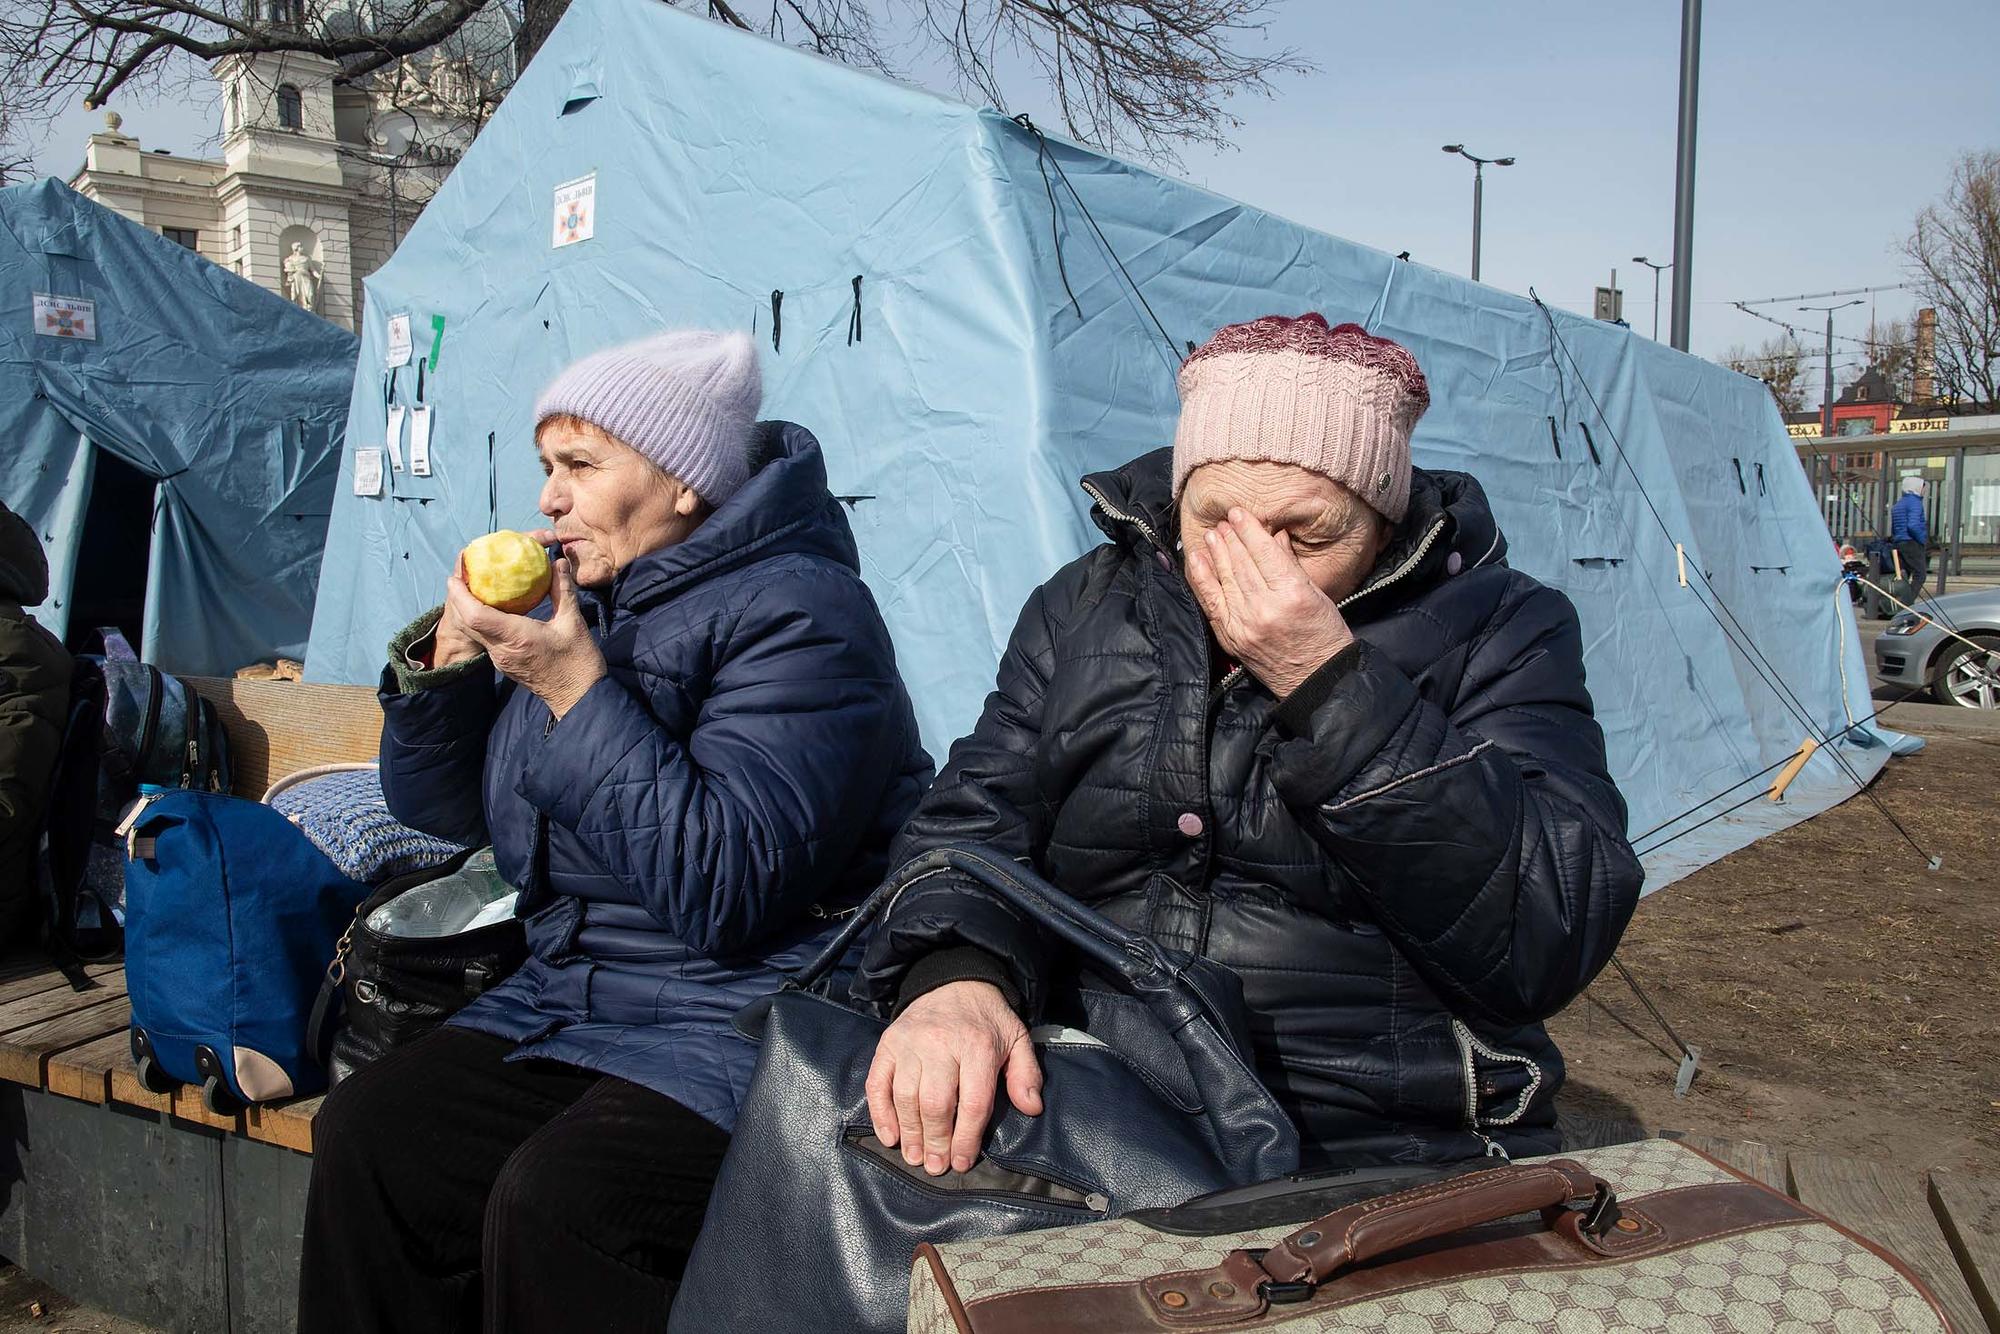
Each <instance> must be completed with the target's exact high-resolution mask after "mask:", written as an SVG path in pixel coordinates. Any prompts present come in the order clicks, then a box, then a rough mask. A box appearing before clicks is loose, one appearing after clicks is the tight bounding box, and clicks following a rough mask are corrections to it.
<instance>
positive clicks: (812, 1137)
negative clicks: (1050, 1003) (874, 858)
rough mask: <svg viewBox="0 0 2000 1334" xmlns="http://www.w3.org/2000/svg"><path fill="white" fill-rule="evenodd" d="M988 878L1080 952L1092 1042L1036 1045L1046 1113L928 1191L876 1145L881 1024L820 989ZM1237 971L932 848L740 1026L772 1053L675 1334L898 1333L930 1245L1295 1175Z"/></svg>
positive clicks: (721, 1182) (1086, 1033)
mask: <svg viewBox="0 0 2000 1334" xmlns="http://www.w3.org/2000/svg"><path fill="white" fill-rule="evenodd" d="M945 869H950V870H952V871H956V872H958V873H960V874H963V875H966V876H969V877H971V878H972V879H974V880H976V881H978V882H979V884H980V885H981V886H982V887H984V888H985V889H986V890H987V891H988V892H990V893H993V894H997V895H1000V896H1001V897H1003V898H1005V899H1006V900H1008V901H1009V902H1010V903H1011V904H1013V905H1014V906H1015V907H1016V908H1018V909H1019V910H1020V911H1021V912H1023V913H1025V914H1026V915H1027V916H1028V917H1030V918H1031V919H1032V920H1033V921H1035V922H1036V923H1037V924H1039V925H1040V926H1041V927H1042V928H1043V930H1044V931H1045V932H1046V933H1047V934H1048V935H1049V937H1050V938H1051V939H1052V940H1054V941H1055V942H1057V943H1059V944H1060V945H1061V946H1063V947H1066V948H1067V949H1069V950H1071V951H1073V952H1074V953H1075V955H1076V956H1077V959H1078V962H1079V963H1080V965H1081V966H1082V967H1083V968H1085V969H1087V970H1088V973H1089V974H1090V977H1089V978H1088V980H1087V982H1086V984H1085V985H1083V986H1080V987H1078V988H1077V989H1076V991H1075V997H1076V1005H1077V1007H1079V1013H1076V1014H1075V1015H1072V1016H1065V1017H1067V1018H1070V1019H1072V1021H1073V1022H1074V1024H1075V1025H1076V1026H1075V1027H1064V1028H1050V1027H1045V1028H1040V1029H1037V1030H1035V1034H1034V1036H1035V1039H1036V1052H1035V1054H1036V1057H1037V1058H1038V1059H1039V1061H1040V1062H1041V1067H1042V1072H1043V1086H1042V1092H1043V1111H1042V1114H1041V1115H1040V1116H1025V1115H1023V1114H1022V1113H1020V1112H1018V1111H1016V1110H1015V1109H1014V1108H1013V1107H1012V1106H1011V1105H1010V1104H1009V1103H1008V1102H1007V1099H1006V1097H1005V1095H1004V1094H1003V1095H1002V1096H1001V1097H1000V1099H999V1109H998V1110H997V1111H996V1114H995V1116H994V1120H993V1124H992V1126H991V1128H990V1129H989V1130H988V1132H987V1139H986V1144H985V1147H984V1153H983V1155H982V1156H981V1158H980V1159H979V1161H978V1162H977V1163H975V1164H974V1166H973V1168H972V1170H971V1171H969V1172H965V1173H948V1174H946V1175H945V1176H942V1177H931V1176H928V1175H926V1174H925V1172H924V1170H923V1169H922V1168H921V1167H914V1168H913V1167H910V1166H908V1165H906V1164H905V1163H904V1162H903V1159H902V1156H901V1155H900V1154H899V1153H897V1152H896V1151H895V1150H893V1149H887V1148H884V1147H883V1146H882V1145H881V1144H880V1143H879V1142H878V1141H877V1140H876V1138H875V1134H874V1131H873V1129H872V1128H871V1122H870V1120H869V1117H868V1101H867V1096H866V1092H865V1090H864V1087H863V1085H864V1082H865V1080H866V1079H867V1075H868V1066H869V1062H870V1061H871V1060H872V1059H873V1057H874V1054H875V1044H876V1041H877V1040H878V1039H879V1038H880V1037H881V1035H882V1030H883V1029H884V1028H885V1027H887V1025H886V1023H885V1022H884V1021H883V1020H881V1019H878V1018H875V1017H873V1016H871V1015H867V1014H862V1013H858V1012H857V1011H856V1010H854V1009H852V1008H850V1007H848V1006H846V1005H843V1004H840V1003H839V1002H837V1001H835V1000H834V999H832V998H831V997H829V996H827V995H825V994H820V991H819V990H818V989H819V988H822V987H823V985H824V984H825V983H826V982H827V981H828V980H829V979H830V978H831V977H832V976H833V975H834V973H835V970H836V968H837V967H838V965H839V964H840V962H841V961H842V959H843V958H844V957H845V956H846V953H847V950H848V948H849V947H850V945H851V944H852V943H853V942H854V941H855V940H856V939H858V938H859V936H860V934H861V933H862V931H864V930H865V929H866V928H867V926H868V924H869V923H870V921H871V920H872V919H873V918H875V917H876V916H878V915H880V914H881V913H882V912H883V911H885V910H886V909H887V908H888V906H889V904H890V903H891V902H893V901H894V899H895V897H896V895H897V893H898V892H899V891H900V890H901V889H902V888H903V886H905V885H907V884H909V883H910V882H911V881H913V880H915V879H917V878H918V877H920V876H924V875H929V874H932V873H934V872H938V871H942V870H945ZM1242 1018H1243V1014H1242V988H1241V985H1240V983H1239V982H1238V981H1237V979H1236V977H1235V975H1234V974H1233V973H1230V972H1229V971H1228V970H1226V969H1224V968H1221V967H1219V966H1218V965H1216V964H1214V963H1211V962H1209V961H1207V960H1203V959H1197V958H1193V957H1191V956H1188V955H1185V954H1181V953H1178V952H1176V951H1170V950H1167V949H1164V948H1162V947H1161V946H1160V945H1158V944H1156V943H1155V942H1153V941H1151V940H1149V939H1147V938H1146V937H1144V936H1141V935H1137V934H1135V933H1133V932H1130V931H1126V930H1124V929H1123V928H1121V927H1118V926H1116V925H1114V924H1113V923H1111V922H1109V921H1107V920H1105V919H1104V918H1102V917H1100V916H1098V915H1097V914H1096V913H1094V912H1092V911H1090V910H1089V909H1088V908H1085V907H1084V906H1083V905H1082V904H1080V903H1078V902H1077V901H1076V900H1074V899H1072V898H1070V897H1069V896H1067V895H1065V894H1064V893H1063V892H1062V891H1060V890H1058V889H1056V888H1054V887H1053V886H1051V885H1049V884H1048V883H1047V882H1046V881H1043V880H1041V879H1040V878H1038V877H1037V876H1035V875H1034V874H1033V873H1032V872H1031V871H1029V870H1028V869H1027V868H1025V867H1023V866H1020V865H1018V864H1016V863H1014V862H1012V861H1009V860H1006V859H1004V858H1000V857H996V856H995V855H993V854H992V853H991V852H989V851H987V850H985V849H982V848H980V847H977V846H974V845H954V846H947V847H943V848H938V849H935V850H933V851H931V852H928V853H926V854H924V855H923V856H922V857H919V858H917V859H916V860H914V861H912V862H911V863H910V864H909V865H907V866H905V867H903V868H902V869H901V870H900V871H898V872H897V873H896V874H895V875H894V876H893V877H891V878H890V880H889V881H888V882H887V883H886V884H884V885H883V886H882V887H881V888H880V889H878V890H877V891H876V892H875V893H874V894H873V895H872V896H871V897H870V898H869V900H868V901H867V903H866V904H864V905H863V906H862V907H861V909H860V910H859V911H858V912H857V913H856V914H855V917H854V920H852V921H851V922H849V923H848V925H847V927H846V928H845V929H844V930H843V931H842V932H841V933H840V935H839V937H838V938H836V939H835V940H834V941H833V942H832V943H831V944H830V945H829V946H828V947H827V949H826V950H825V951H823V952H822V953H821V955H820V957H819V958H818V959H816V960H814V961H813V962H812V963H811V964H810V965H808V966H807V967H806V969H805V970H804V971H803V972H801V973H800V974H799V975H798V976H797V977H796V978H794V979H793V980H792V982H791V983H789V984H788V985H787V986H786V988H785V989H784V990H783V991H780V992H779V993H777V994H776V995H775V996H771V997H766V998H765V999H764V1000H761V1001H759V1002H757V1003H756V1004H755V1005H752V1006H750V1007H748V1008H747V1009H746V1010H745V1011H744V1012H743V1014H742V1015H740V1016H739V1018H738V1021H737V1026H738V1027H739V1028H740V1029H742V1030H744V1031H745V1032H746V1033H748V1034H750V1035H752V1036H758V1035H760V1034H761V1041H762V1044H763V1050H762V1052H761V1053H760V1055H759V1058H758V1062H757V1072H756V1075H755V1077H754V1079H753V1080H752V1081H751V1085H750V1091H749V1094H748V1096H747V1097H746V1099H745V1100H744V1104H743V1108H742V1113H741V1115H740V1117H739V1118H738V1120H737V1123H736V1132H735V1136H734V1138H733V1140H732V1141H731V1143H730V1147H729V1153H728V1155H727V1157H725V1158H724V1160H723V1164H722V1172H721V1175H720V1177H719V1179H718V1180H717V1182H716V1188H715V1194H714V1196H713V1197H712V1198H711V1200H710V1203H709V1209H708V1218H707V1221H706V1222H705V1224H704V1225H703V1229H702V1234H701V1237H700V1239H699V1240H698V1241H697V1242H696V1243H695V1247H694V1251H693V1253H692V1255H691V1256H690V1257H689V1261H688V1266H687V1271H686V1274H685V1277H684V1279H683V1282H682V1285H681V1288H680V1291H679V1294H678V1296H677V1297H676V1298H675V1301H674V1306H673V1312H672V1316H671V1319H670V1325H669V1328H670V1329H671V1330H672V1331H675V1332H676V1334H720V1332H722V1331H730V1330H745V1331H750V1330H755V1331H767V1330H769V1331H777V1330H813V1331H816V1332H820V1331H824V1332H825V1334H849V1332H852V1334H860V1332H862V1331H881V1332H882V1334H888V1332H889V1331H895V1330H901V1329H902V1328H903V1322H904V1317H905V1313H906V1308H907V1305H908V1300H909V1287H910V1260H911V1256H912V1254H913V1253H914V1252H915V1250H916V1247H917V1245H918V1244H919V1243H920V1242H926V1241H928V1242H945V1241H956V1240H963V1239H966V1238H971V1237H991V1236H999V1235H1002V1234H1007V1233H1017V1232H1027V1231H1032V1230H1034V1229H1038V1228H1048V1227H1060V1226H1065V1225H1069V1224H1075V1223H1084V1222H1090V1221H1092V1220H1095V1219H1102V1218H1111V1217H1117V1216H1118V1215H1121V1214H1124V1213H1126V1212H1128V1211H1129V1210H1133V1209H1144V1208H1158V1207H1162V1206H1167V1205H1174V1204H1179V1203H1180V1202H1181V1201H1183V1200H1186V1199H1188V1198H1190V1197H1191V1196H1195V1195H1200V1194H1203V1193H1205V1192H1208V1191H1213V1190H1220V1189H1222V1188H1224V1187H1227V1186H1240V1185H1247V1184H1249V1183H1252V1182H1256V1181H1263V1180H1266V1179H1268V1178H1271V1177H1276V1176H1283V1175H1284V1174H1285V1173H1287V1172H1291V1171H1293V1170H1295V1169H1296V1168H1297V1166H1298V1157H1299V1141H1298V1132H1297V1131H1296V1130H1295V1129H1294V1128H1293V1126H1292V1123H1291V1121H1290V1119H1289V1118H1288V1117H1287V1116H1286V1115H1285V1113H1284V1111H1283V1110H1282V1109H1280V1108H1279V1106H1278V1105H1277V1103H1276V1102H1275V1101H1274V1100H1273V1099H1272V1097H1271V1095H1270V1093H1269V1092H1268V1091H1267V1090H1266V1089H1265V1088H1264V1086H1263V1084H1262V1083H1260V1082H1259V1081H1258V1078H1257V1076H1256V1074H1255V1073H1254V1072H1253V1070H1252V1069H1251V1066H1250V1063H1249V1060H1248V1057H1247V1054H1246V1047H1247V1043H1246V1040H1245V1038H1244V1033H1245V1031H1246V1030H1245V1028H1244V1025H1243V1023H1242Z"/></svg>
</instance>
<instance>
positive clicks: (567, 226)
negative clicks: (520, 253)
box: [550, 172, 597, 250]
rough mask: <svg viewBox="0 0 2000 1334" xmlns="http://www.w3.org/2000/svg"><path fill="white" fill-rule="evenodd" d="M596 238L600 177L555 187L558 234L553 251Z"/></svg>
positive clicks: (579, 178)
mask: <svg viewBox="0 0 2000 1334" xmlns="http://www.w3.org/2000/svg"><path fill="white" fill-rule="evenodd" d="M595 235H597V173H596V172H592V173H591V174H590V175H588V176H579V177H577V178H576V179H575V180H573V181H564V182H563V183H562V184H561V185H558V186H557V187H556V212H555V231H554V235H553V237H552V238H551V241H550V247H551V248H552V249H555V250H560V249H562V248H563V247H564V246H566V245H575V244H576V243H577V242H578V241H588V240H589V239H590V238H591V237H593V236H595Z"/></svg>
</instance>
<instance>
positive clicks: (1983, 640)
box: [1931, 635, 2000, 709]
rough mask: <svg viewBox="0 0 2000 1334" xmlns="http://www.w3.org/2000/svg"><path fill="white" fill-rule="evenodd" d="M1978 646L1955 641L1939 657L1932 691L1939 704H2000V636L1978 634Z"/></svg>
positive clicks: (1980, 706)
mask: <svg viewBox="0 0 2000 1334" xmlns="http://www.w3.org/2000/svg"><path fill="white" fill-rule="evenodd" d="M1974 638H1975V639H1976V640H1977V641H1978V645H1979V646H1978V647H1977V648H1975V647H1973V646H1972V645H1971V644H1961V643H1959V642H1958V641H1956V640H1953V641H1952V645H1951V647H1950V648H1949V649H1948V650H1946V652H1945V655H1944V656H1943V657H1942V658H1939V659H1938V666H1937V675H1936V676H1935V677H1933V678H1932V681H1931V695H1932V696H1933V697H1934V698H1935V699H1936V700H1937V702H1938V703H1940V704H1957V705H1959V706H1961V707H1963V708H1968V709H1992V708H2000V640H1996V639H1994V638H1992V637H1991V636H1989V635H1977V636H1974Z"/></svg>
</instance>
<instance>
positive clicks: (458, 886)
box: [368, 848, 514, 936]
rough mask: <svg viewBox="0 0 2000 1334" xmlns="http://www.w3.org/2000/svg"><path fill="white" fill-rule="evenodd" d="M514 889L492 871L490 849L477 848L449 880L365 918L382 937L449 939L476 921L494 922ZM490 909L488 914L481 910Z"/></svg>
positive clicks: (431, 882) (425, 887) (405, 895)
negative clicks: (489, 919)
mask: <svg viewBox="0 0 2000 1334" xmlns="http://www.w3.org/2000/svg"><path fill="white" fill-rule="evenodd" d="M513 897H514V887H513V886H512V885H509V884H508V883H507V882H506V881H505V880H502V879H501V878H500V873H499V872H498V871H497V870H495V869H494V866H493V850H492V849H491V848H481V849H480V850H479V851H478V852H475V853H473V854H472V856H470V857H468V858H467V859H466V862H465V865H463V866H461V867H460V868H459V869H458V870H456V871H454V872H452V873H451V874H450V875H447V876H442V877H440V878H439V879H436V880H429V881H426V882H425V883H423V884H421V885H418V886H416V887H415V888H414V889H409V890H405V891H404V892H403V893H401V894H398V895H397V896H396V897H395V898H393V899H390V900H389V901H388V902H387V903H385V904H383V905H382V906H381V907H379V908H377V909H376V910H375V911H374V912H372V913H369V914H368V929H369V930H370V931H373V932H375V933H377V934H378V935H384V936H449V935H455V934H457V933H458V932H460V931H463V930H465V929H466V927H467V926H468V925H470V924H471V922H472V920H473V919H474V918H475V917H480V918H485V917H492V918H493V919H494V920H498V918H499V917H500V916H502V915H503V914H501V913H500V912H499V905H500V901H501V900H503V899H504V900H510V901H511V900H512V898H513ZM488 907H491V908H493V909H494V911H493V912H492V913H487V912H486V911H485V910H486V909H487V908H488Z"/></svg>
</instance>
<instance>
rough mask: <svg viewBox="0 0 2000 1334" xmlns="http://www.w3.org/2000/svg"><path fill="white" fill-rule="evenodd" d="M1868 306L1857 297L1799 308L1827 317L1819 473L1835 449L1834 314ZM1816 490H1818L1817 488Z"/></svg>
mask: <svg viewBox="0 0 2000 1334" xmlns="http://www.w3.org/2000/svg"><path fill="white" fill-rule="evenodd" d="M1866 304H1867V303H1866V302H1864V301H1863V300H1862V299H1861V298H1860V297H1856V298H1854V300H1852V301H1843V302H1841V303H1840V304H1839V305H1837V306H1800V307H1799V309H1800V310H1801V311H1813V312H1815V313H1824V314H1825V315H1826V379H1825V381H1824V382H1823V383H1822V384H1821V386H1820V399H1819V451H1820V452H1819V455H1818V457H1817V458H1815V459H1814V465H1815V467H1814V470H1815V471H1818V468H1819V466H1820V465H1819V460H1820V459H1824V458H1825V457H1826V456H1827V452H1828V451H1829V450H1831V449H1832V448H1833V312H1834V311H1836V310H1846V309H1847V308H1848V307H1849V306H1860V305H1866ZM1820 480H1821V479H1820V478H1818V477H1815V478H1813V481H1814V482H1819V481H1820ZM1815 489H1817V487H1815ZM1820 503H1821V504H1822V505H1824V504H1825V503H1826V502H1825V500H1824V499H1823V498H1820Z"/></svg>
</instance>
